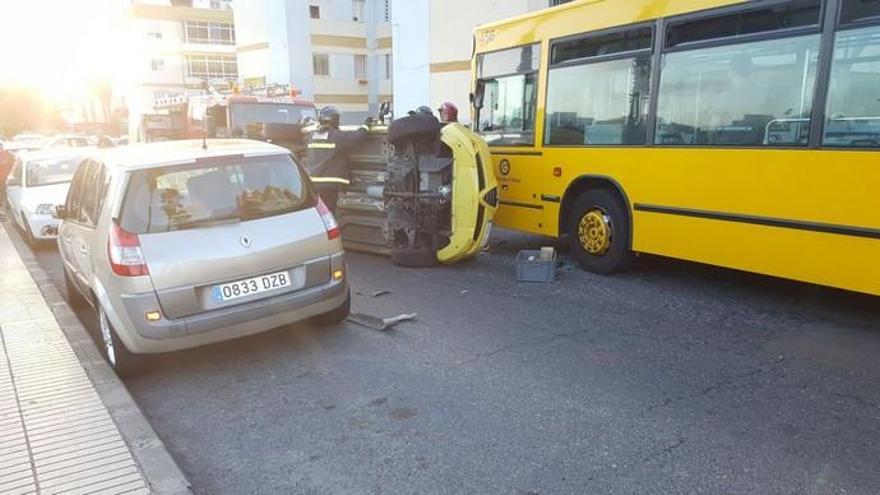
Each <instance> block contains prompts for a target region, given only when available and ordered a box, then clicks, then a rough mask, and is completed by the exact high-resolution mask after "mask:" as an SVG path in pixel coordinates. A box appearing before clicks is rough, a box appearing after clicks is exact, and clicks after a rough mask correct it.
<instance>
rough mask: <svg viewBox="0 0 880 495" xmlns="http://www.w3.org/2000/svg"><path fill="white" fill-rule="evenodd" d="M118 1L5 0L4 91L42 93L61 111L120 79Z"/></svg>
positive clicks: (1, 1) (0, 33) (0, 49)
mask: <svg viewBox="0 0 880 495" xmlns="http://www.w3.org/2000/svg"><path fill="white" fill-rule="evenodd" d="M116 4H117V2H116V1H115V0H0V19H2V20H3V28H2V29H0V60H2V71H0V86H25V87H29V88H33V89H36V90H38V91H40V92H41V93H43V94H44V95H45V97H46V98H47V99H48V100H49V101H51V102H53V103H55V104H56V105H59V106H61V105H66V104H70V103H72V102H75V101H76V100H78V99H81V98H84V97H86V96H87V95H88V94H89V93H90V92H91V91H93V90H95V89H96V88H98V87H100V86H101V85H104V84H112V81H113V80H114V79H116V78H117V74H114V69H115V68H118V67H119V62H120V57H119V56H118V52H117V49H118V47H119V46H120V43H118V42H115V41H116V40H118V39H119V35H120V34H121V33H119V32H118V26H119V25H120V23H119V22H118V17H117V13H118V11H117V9H115V8H114V7H115V6H116Z"/></svg>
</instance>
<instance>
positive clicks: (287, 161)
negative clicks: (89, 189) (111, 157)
mask: <svg viewBox="0 0 880 495" xmlns="http://www.w3.org/2000/svg"><path fill="white" fill-rule="evenodd" d="M313 205H314V200H313V199H312V197H311V194H310V192H309V188H308V185H307V184H306V183H305V182H304V180H303V177H302V175H301V173H300V170H299V168H298V167H297V166H296V164H295V163H294V162H293V160H292V159H291V158H290V157H289V156H273V157H261V158H241V157H239V158H232V159H230V158H224V159H220V160H211V161H200V162H198V163H196V164H193V165H185V166H180V165H177V166H172V167H163V168H155V169H148V170H139V171H136V172H134V173H132V174H131V179H130V180H129V185H128V191H127V193H126V195H125V202H124V204H123V208H122V215H121V226H122V228H123V229H125V230H127V231H129V232H132V233H135V234H149V233H155V232H170V231H175V230H185V229H194V228H202V227H209V226H212V225H219V224H222V223H229V222H241V221H248V220H256V219H260V218H266V217H271V216H276V215H283V214H286V213H291V212H294V211H298V210H301V209H304V208H307V207H310V206H313Z"/></svg>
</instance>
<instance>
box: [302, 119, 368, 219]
mask: <svg viewBox="0 0 880 495" xmlns="http://www.w3.org/2000/svg"><path fill="white" fill-rule="evenodd" d="M368 136H369V134H368V132H367V130H366V129H358V130H356V131H342V130H339V129H333V128H329V129H327V128H322V129H321V130H319V131H317V132H314V133H312V135H311V136H309V140H308V152H307V158H306V171H307V172H308V173H309V176H311V177H316V178H321V177H330V178H337V179H344V180H349V179H350V178H351V173H350V168H349V163H348V154H349V152H351V150H352V149H353V148H355V147H356V146H357V145H358V144H360V143H361V142H363V141H364V140H366V139H367V137H368ZM315 188H316V189H317V190H318V193H319V194H320V195H321V198H322V199H323V200H324V203H325V204H326V205H327V207H328V208H330V209H331V210H336V199H337V197H338V196H339V184H320V183H318V184H316V185H315Z"/></svg>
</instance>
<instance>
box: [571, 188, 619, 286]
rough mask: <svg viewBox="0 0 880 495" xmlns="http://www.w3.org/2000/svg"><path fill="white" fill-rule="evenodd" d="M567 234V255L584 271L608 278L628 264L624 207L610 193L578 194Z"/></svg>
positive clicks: (615, 196)
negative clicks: (569, 253)
mask: <svg viewBox="0 0 880 495" xmlns="http://www.w3.org/2000/svg"><path fill="white" fill-rule="evenodd" d="M568 234H569V244H570V252H571V255H572V256H573V257H574V258H575V259H576V260H577V262H578V264H579V265H581V267H582V268H583V269H584V270H587V271H589V272H593V273H598V274H600V275H609V274H612V273H616V272H621V271H624V270H626V269H627V268H629V266H630V265H631V264H632V260H633V258H634V256H633V253H632V251H631V250H630V247H629V246H630V239H629V236H630V225H629V215H628V214H627V210H626V205H625V204H624V203H623V201H621V200H620V198H619V197H618V196H617V195H616V194H614V193H612V192H610V191H607V190H604V189H593V190H591V191H587V192H585V193H583V194H581V196H580V197H579V198H578V199H577V201H575V203H574V207H573V208H572V215H571V217H570V219H569V228H568Z"/></svg>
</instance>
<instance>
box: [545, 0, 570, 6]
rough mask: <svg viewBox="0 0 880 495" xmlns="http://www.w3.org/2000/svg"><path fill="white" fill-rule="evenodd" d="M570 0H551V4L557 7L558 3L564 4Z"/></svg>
mask: <svg viewBox="0 0 880 495" xmlns="http://www.w3.org/2000/svg"><path fill="white" fill-rule="evenodd" d="M570 1H571V0H550V6H551V7H556V6H557V5H562V4H564V3H568V2H570Z"/></svg>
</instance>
